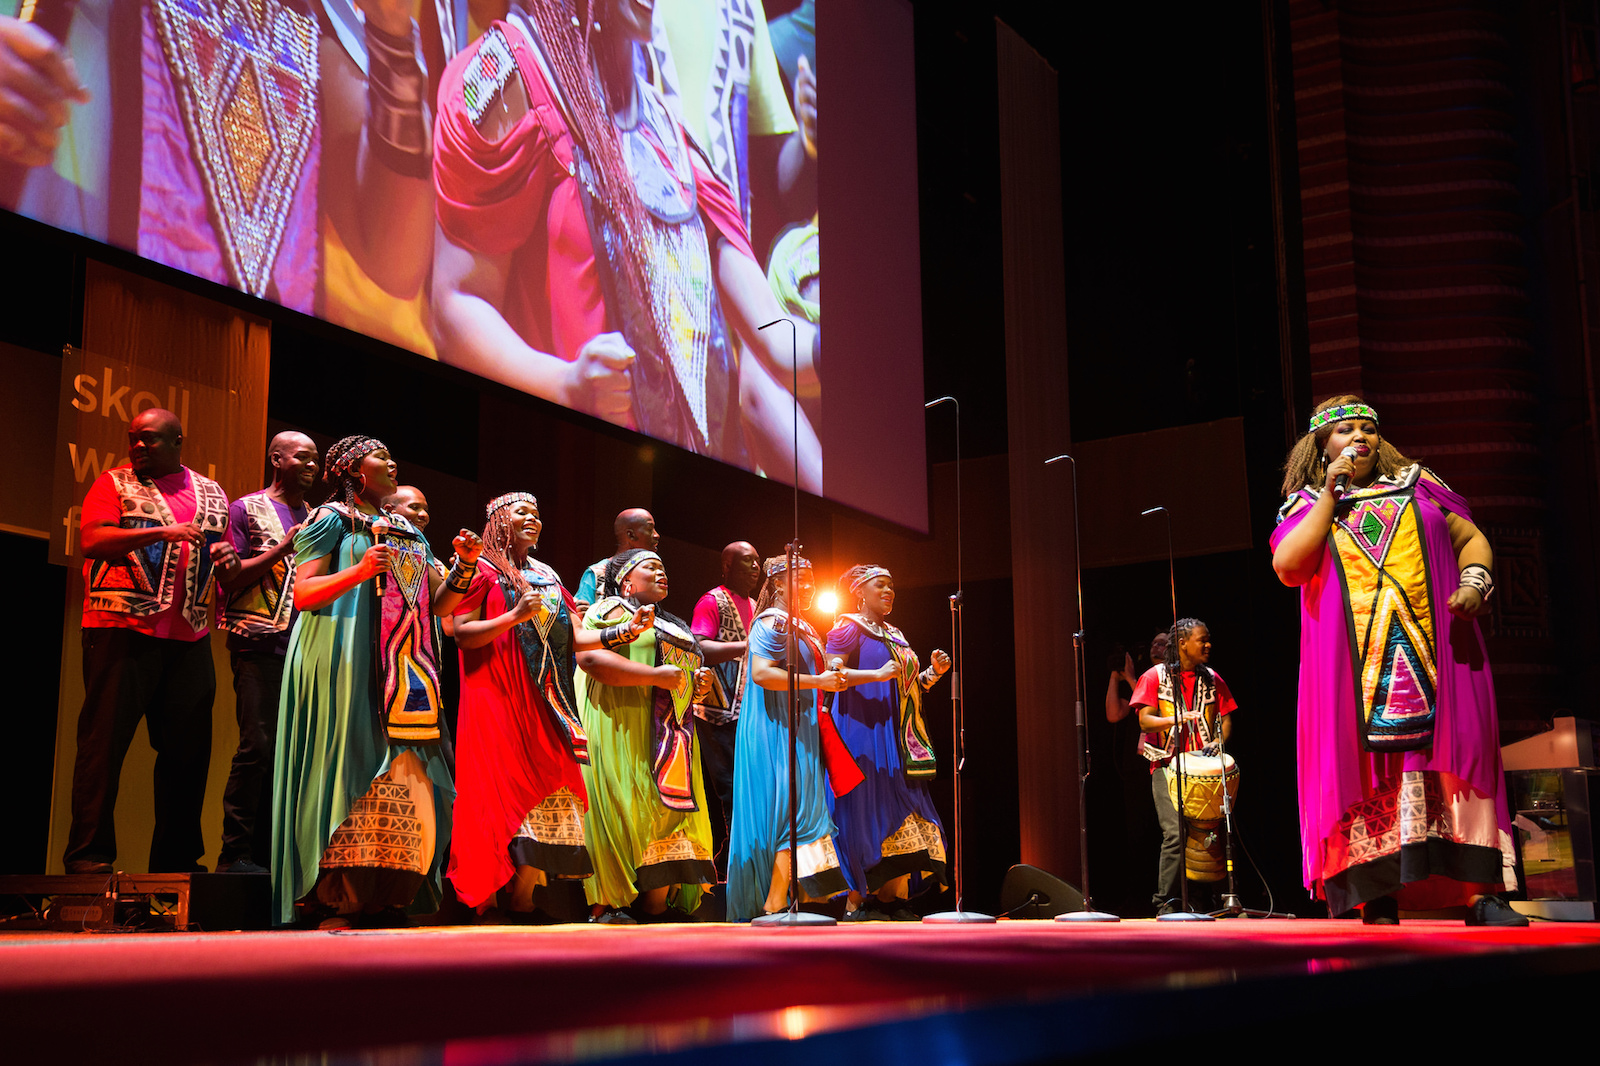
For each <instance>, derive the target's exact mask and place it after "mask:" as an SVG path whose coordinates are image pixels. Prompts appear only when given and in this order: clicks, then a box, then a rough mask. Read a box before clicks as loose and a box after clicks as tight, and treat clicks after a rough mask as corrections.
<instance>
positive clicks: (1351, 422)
mask: <svg viewBox="0 0 1600 1066" xmlns="http://www.w3.org/2000/svg"><path fill="white" fill-rule="evenodd" d="M1380 441H1381V438H1380V437H1379V436H1378V423H1376V422H1374V421H1373V420H1372V419H1370V418H1349V419H1345V420H1344V421H1342V422H1335V423H1334V424H1333V432H1332V433H1330V434H1329V435H1328V442H1327V443H1326V444H1324V445H1323V446H1322V456H1323V460H1324V461H1325V462H1328V463H1331V462H1333V461H1334V460H1335V459H1337V458H1339V456H1340V454H1342V453H1343V452H1344V450H1345V448H1354V449H1355V450H1356V457H1355V460H1354V462H1355V468H1356V470H1355V473H1354V474H1353V475H1352V476H1351V478H1350V481H1351V483H1352V484H1356V485H1370V484H1371V483H1372V479H1373V477H1374V476H1375V475H1376V474H1377V472H1378V445H1379V443H1380Z"/></svg>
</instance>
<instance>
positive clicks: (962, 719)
mask: <svg viewBox="0 0 1600 1066" xmlns="http://www.w3.org/2000/svg"><path fill="white" fill-rule="evenodd" d="M943 403H950V404H955V408H956V591H955V595H953V596H951V597H950V650H951V653H952V654H953V655H954V656H955V662H954V665H953V667H952V669H951V671H950V732H951V734H952V741H953V744H952V747H954V749H955V759H954V760H953V765H954V766H955V776H954V778H953V782H954V786H955V832H954V833H953V834H952V836H951V843H952V845H953V847H952V849H951V852H950V858H951V860H952V862H953V865H954V866H955V890H956V907H955V910H950V911H938V912H937V913H934V914H928V915H924V916H923V919H922V921H923V923H924V924H927V925H961V924H968V925H988V924H991V923H993V922H994V920H995V919H994V918H993V917H992V916H991V915H988V914H981V913H979V912H978V911H969V910H966V909H964V908H963V907H962V905H961V904H962V901H963V900H964V899H965V897H964V895H963V894H962V890H961V857H962V854H963V853H962V849H961V768H962V767H963V766H964V765H965V764H966V761H967V755H966V747H967V731H966V694H965V693H964V692H963V691H962V686H961V671H962V668H963V667H965V666H966V660H965V657H964V655H963V648H962V642H963V638H964V637H965V636H966V630H965V628H964V626H963V620H962V616H961V607H962V600H963V597H962V585H961V403H960V401H959V400H957V399H956V398H955V397H954V396H941V397H939V398H938V399H937V400H929V401H928V402H927V403H925V404H923V405H922V406H923V407H924V408H925V409H931V408H934V407H938V406H939V405H940V404H943ZM917 683H918V684H920V682H917Z"/></svg>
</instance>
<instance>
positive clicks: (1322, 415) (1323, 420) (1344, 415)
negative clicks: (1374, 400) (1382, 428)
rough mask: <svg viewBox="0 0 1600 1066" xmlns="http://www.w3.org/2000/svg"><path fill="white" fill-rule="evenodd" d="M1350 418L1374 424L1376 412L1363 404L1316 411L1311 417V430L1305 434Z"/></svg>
mask: <svg viewBox="0 0 1600 1066" xmlns="http://www.w3.org/2000/svg"><path fill="white" fill-rule="evenodd" d="M1351 418H1368V419H1371V420H1372V421H1374V422H1376V421H1377V420H1378V412H1376V411H1374V410H1373V409H1372V408H1371V407H1370V406H1368V405H1367V404H1364V403H1345V404H1340V405H1339V406H1338V407H1330V408H1328V409H1327V410H1325V411H1318V412H1317V413H1316V414H1314V415H1312V416H1311V428H1310V429H1309V430H1307V432H1309V433H1315V432H1316V431H1317V430H1319V429H1321V428H1322V427H1323V426H1326V425H1328V424H1330V423H1333V422H1343V421H1344V420H1345V419H1351Z"/></svg>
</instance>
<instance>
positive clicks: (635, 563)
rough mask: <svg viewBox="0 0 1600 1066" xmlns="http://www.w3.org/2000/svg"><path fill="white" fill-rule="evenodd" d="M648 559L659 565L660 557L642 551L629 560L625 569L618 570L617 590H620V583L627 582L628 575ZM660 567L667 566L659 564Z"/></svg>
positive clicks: (651, 552)
mask: <svg viewBox="0 0 1600 1066" xmlns="http://www.w3.org/2000/svg"><path fill="white" fill-rule="evenodd" d="M650 559H654V560H655V561H656V562H658V563H661V556H659V555H657V554H656V553H655V552H653V551H648V550H646V551H642V552H640V553H639V554H638V555H635V556H634V557H633V558H632V559H629V560H628V565H627V567H626V569H623V570H620V571H618V573H617V588H619V589H620V588H622V583H623V582H624V581H626V580H628V575H629V574H631V573H633V572H634V571H635V570H637V569H639V564H640V563H643V562H647V561H648V560H650ZM661 565H662V566H665V565H667V564H666V563H661Z"/></svg>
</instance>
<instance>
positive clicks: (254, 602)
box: [217, 492, 294, 637]
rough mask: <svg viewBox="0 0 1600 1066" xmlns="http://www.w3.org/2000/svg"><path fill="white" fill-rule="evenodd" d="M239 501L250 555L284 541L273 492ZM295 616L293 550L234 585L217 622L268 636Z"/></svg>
mask: <svg viewBox="0 0 1600 1066" xmlns="http://www.w3.org/2000/svg"><path fill="white" fill-rule="evenodd" d="M239 502H240V503H241V504H243V505H244V513H245V520H246V521H247V522H248V523H249V527H248V528H247V529H246V530H245V535H246V536H247V537H248V538H249V540H250V555H249V557H250V558H254V557H255V556H257V555H262V554H264V553H266V552H269V551H271V550H272V549H273V548H276V547H277V546H278V545H279V544H281V543H283V537H284V528H283V521H282V520H281V519H280V518H279V517H278V509H277V508H276V507H274V506H273V505H272V497H271V496H269V495H267V494H266V493H265V492H252V493H251V494H250V495H248V496H246V497H244V498H243V499H241V500H240V501H239ZM293 616H294V553H293V552H288V553H286V554H285V555H284V556H283V557H282V558H280V559H279V560H278V561H277V562H276V563H274V564H273V565H272V569H271V571H269V572H268V573H267V575H266V576H265V577H263V578H262V579H261V580H260V581H257V582H255V583H254V584H251V585H246V586H244V587H242V588H237V589H234V590H233V592H232V593H230V594H229V595H228V596H227V597H226V598H225V601H224V602H223V604H222V607H221V609H220V610H219V611H218V612H217V626H218V628H220V629H225V630H227V631H228V632H229V633H237V634H239V635H240V636H242V637H266V636H271V635H272V634H274V633H282V632H283V631H284V630H285V629H288V628H289V620H290V619H291V618H292V617H293Z"/></svg>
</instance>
